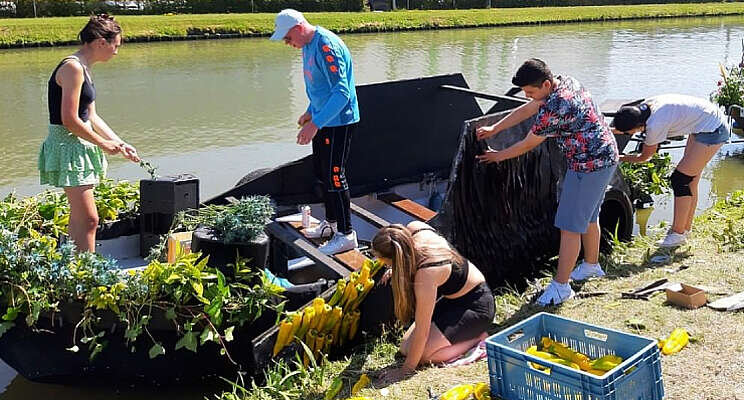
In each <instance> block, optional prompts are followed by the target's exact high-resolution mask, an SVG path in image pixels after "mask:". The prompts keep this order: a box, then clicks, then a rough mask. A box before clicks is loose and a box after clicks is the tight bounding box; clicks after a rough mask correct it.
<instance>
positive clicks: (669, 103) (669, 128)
mask: <svg viewBox="0 0 744 400" xmlns="http://www.w3.org/2000/svg"><path fill="white" fill-rule="evenodd" d="M612 125H613V126H614V131H615V133H618V134H630V135H632V134H634V133H637V132H644V131H645V133H646V138H645V140H644V142H643V150H642V151H641V154H639V155H623V156H620V161H622V162H632V163H639V162H646V161H648V160H649V159H650V158H651V156H653V154H654V153H656V151H657V150H658V147H659V143H661V142H663V141H665V140H666V139H667V138H673V137H681V136H684V135H689V137H688V139H687V146H686V147H685V154H684V156H683V157H682V160H680V162H679V164H677V168H676V169H675V170H674V172H673V173H672V176H671V177H670V181H671V186H672V190H673V191H674V221H673V222H672V228H671V230H670V231H669V233H668V234H667V236H666V238H664V240H662V241H660V242H659V243H658V244H659V246H662V247H675V246H680V245H682V244H684V243H685V242H686V240H687V235H688V234H689V232H690V230H691V229H692V220H693V218H694V216H695V208H696V207H697V200H698V182H700V173H701V172H702V171H703V168H705V165H706V164H708V162H709V161H710V160H711V159H712V158H713V156H714V155H715V154H716V152H717V151H718V149H720V148H721V146H722V145H723V144H724V143H726V142H727V141H728V139H729V136H730V129H729V127H728V126H727V125H726V118H725V117H724V116H723V113H722V112H721V110H720V109H719V108H718V106H716V105H714V104H713V103H711V102H709V101H707V100H704V99H700V98H697V97H692V96H685V95H681V94H665V95H660V96H656V97H652V98H649V99H646V100H644V101H643V102H642V103H641V104H639V105H636V106H626V107H622V108H620V110H618V112H617V114H616V115H615V119H614V121H613V122H612Z"/></svg>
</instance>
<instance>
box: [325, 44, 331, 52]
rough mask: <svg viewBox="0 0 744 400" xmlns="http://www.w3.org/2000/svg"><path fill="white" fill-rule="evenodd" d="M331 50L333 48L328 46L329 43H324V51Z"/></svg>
mask: <svg viewBox="0 0 744 400" xmlns="http://www.w3.org/2000/svg"><path fill="white" fill-rule="evenodd" d="M329 51H331V48H330V47H328V45H327V44H324V45H323V52H324V53H328V52H329Z"/></svg>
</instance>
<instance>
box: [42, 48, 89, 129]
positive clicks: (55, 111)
mask: <svg viewBox="0 0 744 400" xmlns="http://www.w3.org/2000/svg"><path fill="white" fill-rule="evenodd" d="M67 60H76V61H77V62H80V60H78V59H77V57H75V56H70V57H66V58H65V59H63V60H62V61H60V63H59V65H57V68H55V69H54V72H52V76H51V78H49V90H48V92H47V93H48V94H47V101H48V104H49V123H50V124H53V125H62V87H61V86H59V85H58V84H57V80H56V79H55V75H57V70H59V67H61V66H62V64H64V63H65V61H67ZM83 77H84V79H85V80H84V81H83V87H82V88H81V89H80V101H79V102H78V117H80V119H82V120H83V121H84V122H87V121H88V117H89V115H88V114H89V112H88V106H90V103H92V102H93V101H94V100H95V99H96V87H95V86H94V85H93V82H91V81H90V78H89V77H88V74H87V73H86V72H85V71H84V72H83Z"/></svg>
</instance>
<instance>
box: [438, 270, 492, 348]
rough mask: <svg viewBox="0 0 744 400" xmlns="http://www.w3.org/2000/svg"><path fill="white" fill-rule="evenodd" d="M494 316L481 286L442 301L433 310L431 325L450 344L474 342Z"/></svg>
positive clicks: (485, 288) (489, 297) (488, 291)
mask: <svg viewBox="0 0 744 400" xmlns="http://www.w3.org/2000/svg"><path fill="white" fill-rule="evenodd" d="M495 312H496V304H494V299H493V294H492V293H491V289H490V288H489V287H488V285H487V284H486V283H485V282H482V283H481V284H479V285H478V286H476V287H474V288H472V289H471V290H470V291H469V292H467V293H465V294H464V295H462V296H460V297H458V298H456V299H448V298H446V297H442V298H440V299H439V300H438V301H437V304H436V305H435V306H434V315H433V316H432V317H431V321H432V322H433V323H434V324H435V325H436V326H437V328H439V330H440V331H442V333H443V334H444V337H446V338H447V340H449V342H450V344H455V343H461V342H465V341H467V340H470V339H475V338H476V337H478V335H480V334H481V333H483V332H485V331H486V330H487V329H488V327H489V326H490V325H491V322H493V316H494V314H495Z"/></svg>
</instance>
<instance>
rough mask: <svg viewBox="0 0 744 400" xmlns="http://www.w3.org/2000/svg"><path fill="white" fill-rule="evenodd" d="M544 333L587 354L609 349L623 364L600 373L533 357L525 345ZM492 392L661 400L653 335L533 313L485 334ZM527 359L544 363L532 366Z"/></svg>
mask: <svg viewBox="0 0 744 400" xmlns="http://www.w3.org/2000/svg"><path fill="white" fill-rule="evenodd" d="M543 336H548V337H550V338H551V339H553V340H555V341H559V342H563V343H565V344H566V345H568V346H570V347H571V348H572V349H574V350H576V351H579V352H581V353H584V354H586V355H587V356H589V358H591V359H595V358H599V357H602V356H605V355H608V354H615V355H618V356H620V357H622V358H623V362H622V364H620V365H619V366H618V367H617V368H615V369H613V370H611V371H608V372H607V373H606V374H604V375H603V376H597V375H593V374H589V373H587V372H584V371H578V370H575V369H572V368H570V367H566V366H563V365H560V364H554V363H552V362H550V361H547V360H544V359H541V358H538V357H534V356H532V355H529V354H527V353H526V352H525V351H526V350H527V348H528V347H530V346H532V345H536V344H537V343H538V342H539V341H540V339H541V338H542V337H543ZM486 350H487V352H488V371H489V378H490V383H491V395H492V396H493V397H495V398H501V399H505V400H660V399H662V398H664V384H663V382H662V378H661V361H660V355H659V349H658V347H657V343H656V340H653V339H648V338H644V337H642V336H638V335H633V334H629V333H624V332H620V331H617V330H614V329H607V328H602V327H599V326H595V325H591V324H587V323H583V322H579V321H574V320H570V319H568V318H563V317H559V316H557V315H553V314H548V313H539V314H536V315H534V316H532V317H530V318H528V319H526V320H524V321H522V322H520V323H519V324H517V325H514V326H512V327H510V328H507V329H504V330H502V331H501V332H499V333H497V334H495V335H493V336H491V337H489V338H488V339H486ZM529 362H532V363H535V364H538V365H542V366H546V367H549V368H550V370H549V371H545V372H544V371H540V370H538V369H535V368H533V367H532V366H531V365H530V364H529Z"/></svg>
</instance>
